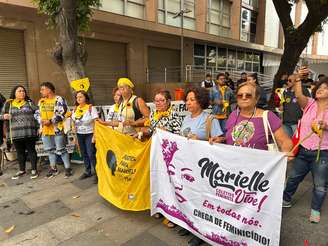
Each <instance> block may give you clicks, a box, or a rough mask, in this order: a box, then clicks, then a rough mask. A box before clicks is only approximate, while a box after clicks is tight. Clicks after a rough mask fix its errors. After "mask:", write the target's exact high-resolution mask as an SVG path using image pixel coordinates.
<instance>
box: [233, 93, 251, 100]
mask: <svg viewBox="0 0 328 246" xmlns="http://www.w3.org/2000/svg"><path fill="white" fill-rule="evenodd" d="M244 97H245V98H246V99H251V98H253V95H252V94H250V93H240V94H237V98H238V99H242V98H244Z"/></svg>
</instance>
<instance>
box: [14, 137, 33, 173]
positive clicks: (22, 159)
mask: <svg viewBox="0 0 328 246" xmlns="http://www.w3.org/2000/svg"><path fill="white" fill-rule="evenodd" d="M35 142H36V139H35V138H22V139H17V140H14V141H13V144H14V146H15V149H16V152H17V159H18V164H19V171H24V172H25V171H26V157H27V156H26V150H27V153H28V156H29V158H30V161H31V166H32V170H36V162H37V154H36V150H35Z"/></svg>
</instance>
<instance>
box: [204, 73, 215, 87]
mask: <svg viewBox="0 0 328 246" xmlns="http://www.w3.org/2000/svg"><path fill="white" fill-rule="evenodd" d="M201 87H203V88H206V89H211V88H213V87H215V82H214V81H213V79H212V75H211V74H209V73H208V74H206V77H205V80H203V81H202V83H201Z"/></svg>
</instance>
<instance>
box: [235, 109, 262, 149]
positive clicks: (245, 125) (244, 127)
mask: <svg viewBox="0 0 328 246" xmlns="http://www.w3.org/2000/svg"><path fill="white" fill-rule="evenodd" d="M255 113H256V107H255V108H254V111H253V113H252V115H251V117H249V118H248V120H247V121H246V123H245V124H244V125H243V128H242V129H241V130H240V132H239V133H238V136H237V137H236V138H235V139H236V140H238V139H239V137H240V135H241V134H242V133H243V131H244V130H245V129H246V127H247V126H248V123H249V122H250V120H251V119H252V118H253V117H254V115H255ZM239 115H240V111H239V112H238V115H237V118H236V120H235V124H234V127H233V131H234V129H235V127H236V124H237V121H238V119H239ZM235 143H236V141H234V144H235Z"/></svg>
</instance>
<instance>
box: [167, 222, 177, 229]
mask: <svg viewBox="0 0 328 246" xmlns="http://www.w3.org/2000/svg"><path fill="white" fill-rule="evenodd" d="M166 226H167V227H168V228H174V227H176V224H174V223H173V222H171V221H169V222H167V224H166Z"/></svg>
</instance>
